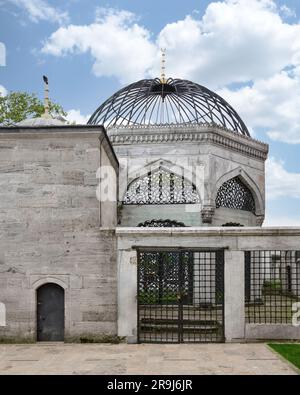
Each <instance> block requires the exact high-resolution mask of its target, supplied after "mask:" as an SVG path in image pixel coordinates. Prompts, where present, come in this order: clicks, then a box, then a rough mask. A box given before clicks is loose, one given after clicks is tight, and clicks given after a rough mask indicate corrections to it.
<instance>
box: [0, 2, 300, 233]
mask: <svg viewBox="0 0 300 395" xmlns="http://www.w3.org/2000/svg"><path fill="white" fill-rule="evenodd" d="M161 47H163V48H166V49H167V76H171V77H177V78H186V79H190V80H192V81H194V82H197V83H199V84H201V85H204V86H206V87H208V88H209V89H212V90H214V91H217V92H218V93H219V94H221V95H222V96H223V97H224V98H225V99H227V100H228V101H229V102H230V104H232V105H233V107H235V109H236V110H237V111H238V112H239V114H240V115H241V117H242V118H243V120H244V121H245V122H246V124H247V126H248V128H249V130H250V131H251V134H252V135H253V136H255V137H256V138H257V139H259V140H262V141H265V142H267V143H268V144H270V158H269V160H268V162H267V220H266V224H267V225H295V226H300V1H299V0H276V1H275V0H274V1H273V0H223V1H221V0H220V1H207V0H197V1H194V0H184V1H182V0H122V1H121V0H107V1H101V0H84V1H83V0H65V1H59V0H0V92H1V93H2V94H6V93H7V92H9V91H16V90H22V91H28V92H35V93H37V94H38V95H39V96H40V97H42V82H41V76H42V75H43V74H46V75H47V76H48V78H49V81H50V89H51V98H52V99H54V100H55V101H57V102H59V103H60V104H62V105H63V107H64V108H65V109H66V110H67V111H68V112H69V119H72V120H75V121H77V122H78V123H82V122H85V121H86V120H87V119H88V116H89V115H90V114H91V113H92V112H93V111H94V110H95V109H96V107H97V106H98V105H99V104H101V103H102V102H103V100H104V99H106V98H107V97H109V96H110V95H111V94H113V93H114V92H115V91H116V90H118V89H119V88H120V87H121V86H124V84H128V83H130V82H134V81H136V80H138V79H141V78H147V77H153V76H157V75H158V72H159V58H160V53H159V48H161Z"/></svg>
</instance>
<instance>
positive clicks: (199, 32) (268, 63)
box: [158, 0, 300, 88]
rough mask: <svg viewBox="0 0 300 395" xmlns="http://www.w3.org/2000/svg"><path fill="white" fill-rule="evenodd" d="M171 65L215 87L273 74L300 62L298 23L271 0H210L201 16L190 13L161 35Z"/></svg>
mask: <svg viewBox="0 0 300 395" xmlns="http://www.w3.org/2000/svg"><path fill="white" fill-rule="evenodd" d="M158 43H159V45H160V46H163V47H166V48H167V50H168V65H167V69H168V71H170V72H171V74H173V75H178V76H181V77H182V76H183V77H187V78H191V79H194V80H196V81H200V82H201V83H204V84H208V85H209V86H210V87H213V88H216V87H221V86H224V85H226V84H231V83H233V82H248V81H250V80H254V79H258V78H260V79H261V78H269V77H270V76H272V75H273V74H275V73H278V72H280V71H281V70H282V69H283V68H285V67H286V66H287V65H298V64H299V63H300V25H298V24H294V25H292V24H288V23H285V22H284V21H283V20H282V18H281V16H280V12H279V10H278V9H277V7H276V5H275V3H274V2H273V1H271V0H225V1H223V2H213V3H210V4H209V6H208V7H207V9H206V12H205V14H204V16H203V17H202V19H199V20H197V19H195V18H194V17H191V16H187V17H186V18H185V19H184V20H181V21H178V22H175V23H170V24H168V25H166V26H165V27H164V29H163V30H162V31H161V32H160V34H159V37H158Z"/></svg>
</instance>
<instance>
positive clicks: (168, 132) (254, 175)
mask: <svg viewBox="0 0 300 395" xmlns="http://www.w3.org/2000/svg"><path fill="white" fill-rule="evenodd" d="M108 135H109V138H110V140H111V142H112V144H113V146H114V150H115V152H116V154H117V156H118V159H119V161H120V180H121V182H120V201H122V199H123V197H124V194H125V193H126V190H127V188H128V185H130V183H131V182H132V181H134V180H138V179H140V178H142V177H143V176H144V175H145V174H147V172H150V171H155V169H157V168H159V167H161V168H163V169H165V170H166V171H168V172H172V173H174V174H177V175H179V176H184V178H185V179H186V180H188V181H190V182H192V183H194V185H195V187H196V190H197V192H198V194H199V198H200V202H201V204H195V205H193V207H191V205H188V204H181V205H178V204H173V205H172V204H169V205H160V206H159V205H156V206H154V205H146V204H144V205H140V206H139V207H137V206H130V205H123V206H122V211H121V216H120V218H119V224H120V225H121V226H124V227H127V226H137V225H138V224H139V223H141V222H144V221H146V220H151V219H171V220H177V221H179V222H183V223H184V224H185V225H186V226H221V225H225V224H227V223H239V224H241V225H244V226H261V225H262V223H263V221H264V215H265V160H266V159H267V156H268V145H267V144H264V143H262V142H260V141H257V140H255V139H253V138H251V137H247V136H243V135H240V134H237V133H234V132H232V131H229V130H226V129H223V128H220V127H217V126H205V125H190V126H188V125H170V126H144V127H142V126H128V127H120V126H116V127H112V128H110V129H109V130H108ZM235 177H238V178H239V179H240V180H241V181H242V182H243V184H245V185H246V186H247V187H248V188H249V189H250V191H251V193H252V196H253V199H254V201H255V212H250V211H242V210H236V209H233V208H224V207H216V197H217V193H218V190H219V188H220V187H221V186H222V185H223V184H224V183H225V182H227V181H229V180H230V179H232V178H235Z"/></svg>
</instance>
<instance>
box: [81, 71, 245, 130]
mask: <svg viewBox="0 0 300 395" xmlns="http://www.w3.org/2000/svg"><path fill="white" fill-rule="evenodd" d="M88 124H92V125H95V124H101V125H104V126H105V127H113V126H132V125H143V126H144V125H149V126H150V125H178V124H181V125H190V124H199V125H218V126H221V127H223V128H226V129H228V130H231V131H232V132H235V133H239V134H243V135H245V136H250V134H249V132H248V129H247V127H246V125H245V124H244V122H243V121H242V120H241V118H240V117H239V115H238V114H237V112H236V111H235V110H234V109H233V108H232V107H231V106H230V105H229V104H228V103H227V102H226V101H225V100H224V99H222V98H221V97H220V96H219V95H217V94H216V93H214V92H212V91H210V90H209V89H207V88H205V87H203V86H201V85H198V84H196V83H194V82H191V81H187V80H181V79H172V78H169V79H168V80H167V81H166V82H162V81H161V80H160V79H158V78H155V79H147V80H141V81H138V82H135V83H133V84H131V85H128V86H126V87H125V88H123V89H121V90H119V91H118V92H116V93H115V94H114V95H113V96H111V97H110V98H109V99H108V100H106V101H105V102H104V103H103V104H102V105H101V106H100V107H99V108H98V109H97V110H96V111H95V112H94V114H93V115H92V116H91V118H90V119H89V121H88Z"/></svg>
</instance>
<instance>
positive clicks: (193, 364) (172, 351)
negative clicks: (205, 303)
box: [0, 343, 297, 375]
mask: <svg viewBox="0 0 300 395" xmlns="http://www.w3.org/2000/svg"><path fill="white" fill-rule="evenodd" d="M13 374H35V375H39V374H50V375H51V374H52V375H54V374H59V375H62V374H74V375H75V374H90V375H92V374H119V375H126V374H141V375H143V374H151V375H163V374H165V375H167V374H168V375H173V374H178V375H181V374H182V375H183V374H190V375H206V374H214V375H221V374H226V375H227V374H229V375H242V374H243V375H260V374H264V375H296V374H297V372H296V370H294V369H293V368H292V367H291V366H290V365H289V364H288V363H285V362H284V361H283V360H282V359H281V358H279V357H277V355H276V354H274V353H273V352H272V351H271V350H270V349H269V348H268V347H267V346H266V345H265V344H262V343H255V344H178V345H177V344H172V345H171V344H114V345H111V344H64V343H38V344H28V345H27V344H26V345H23V344H18V345H15V344H8V345H5V344H1V345H0V375H13Z"/></svg>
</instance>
